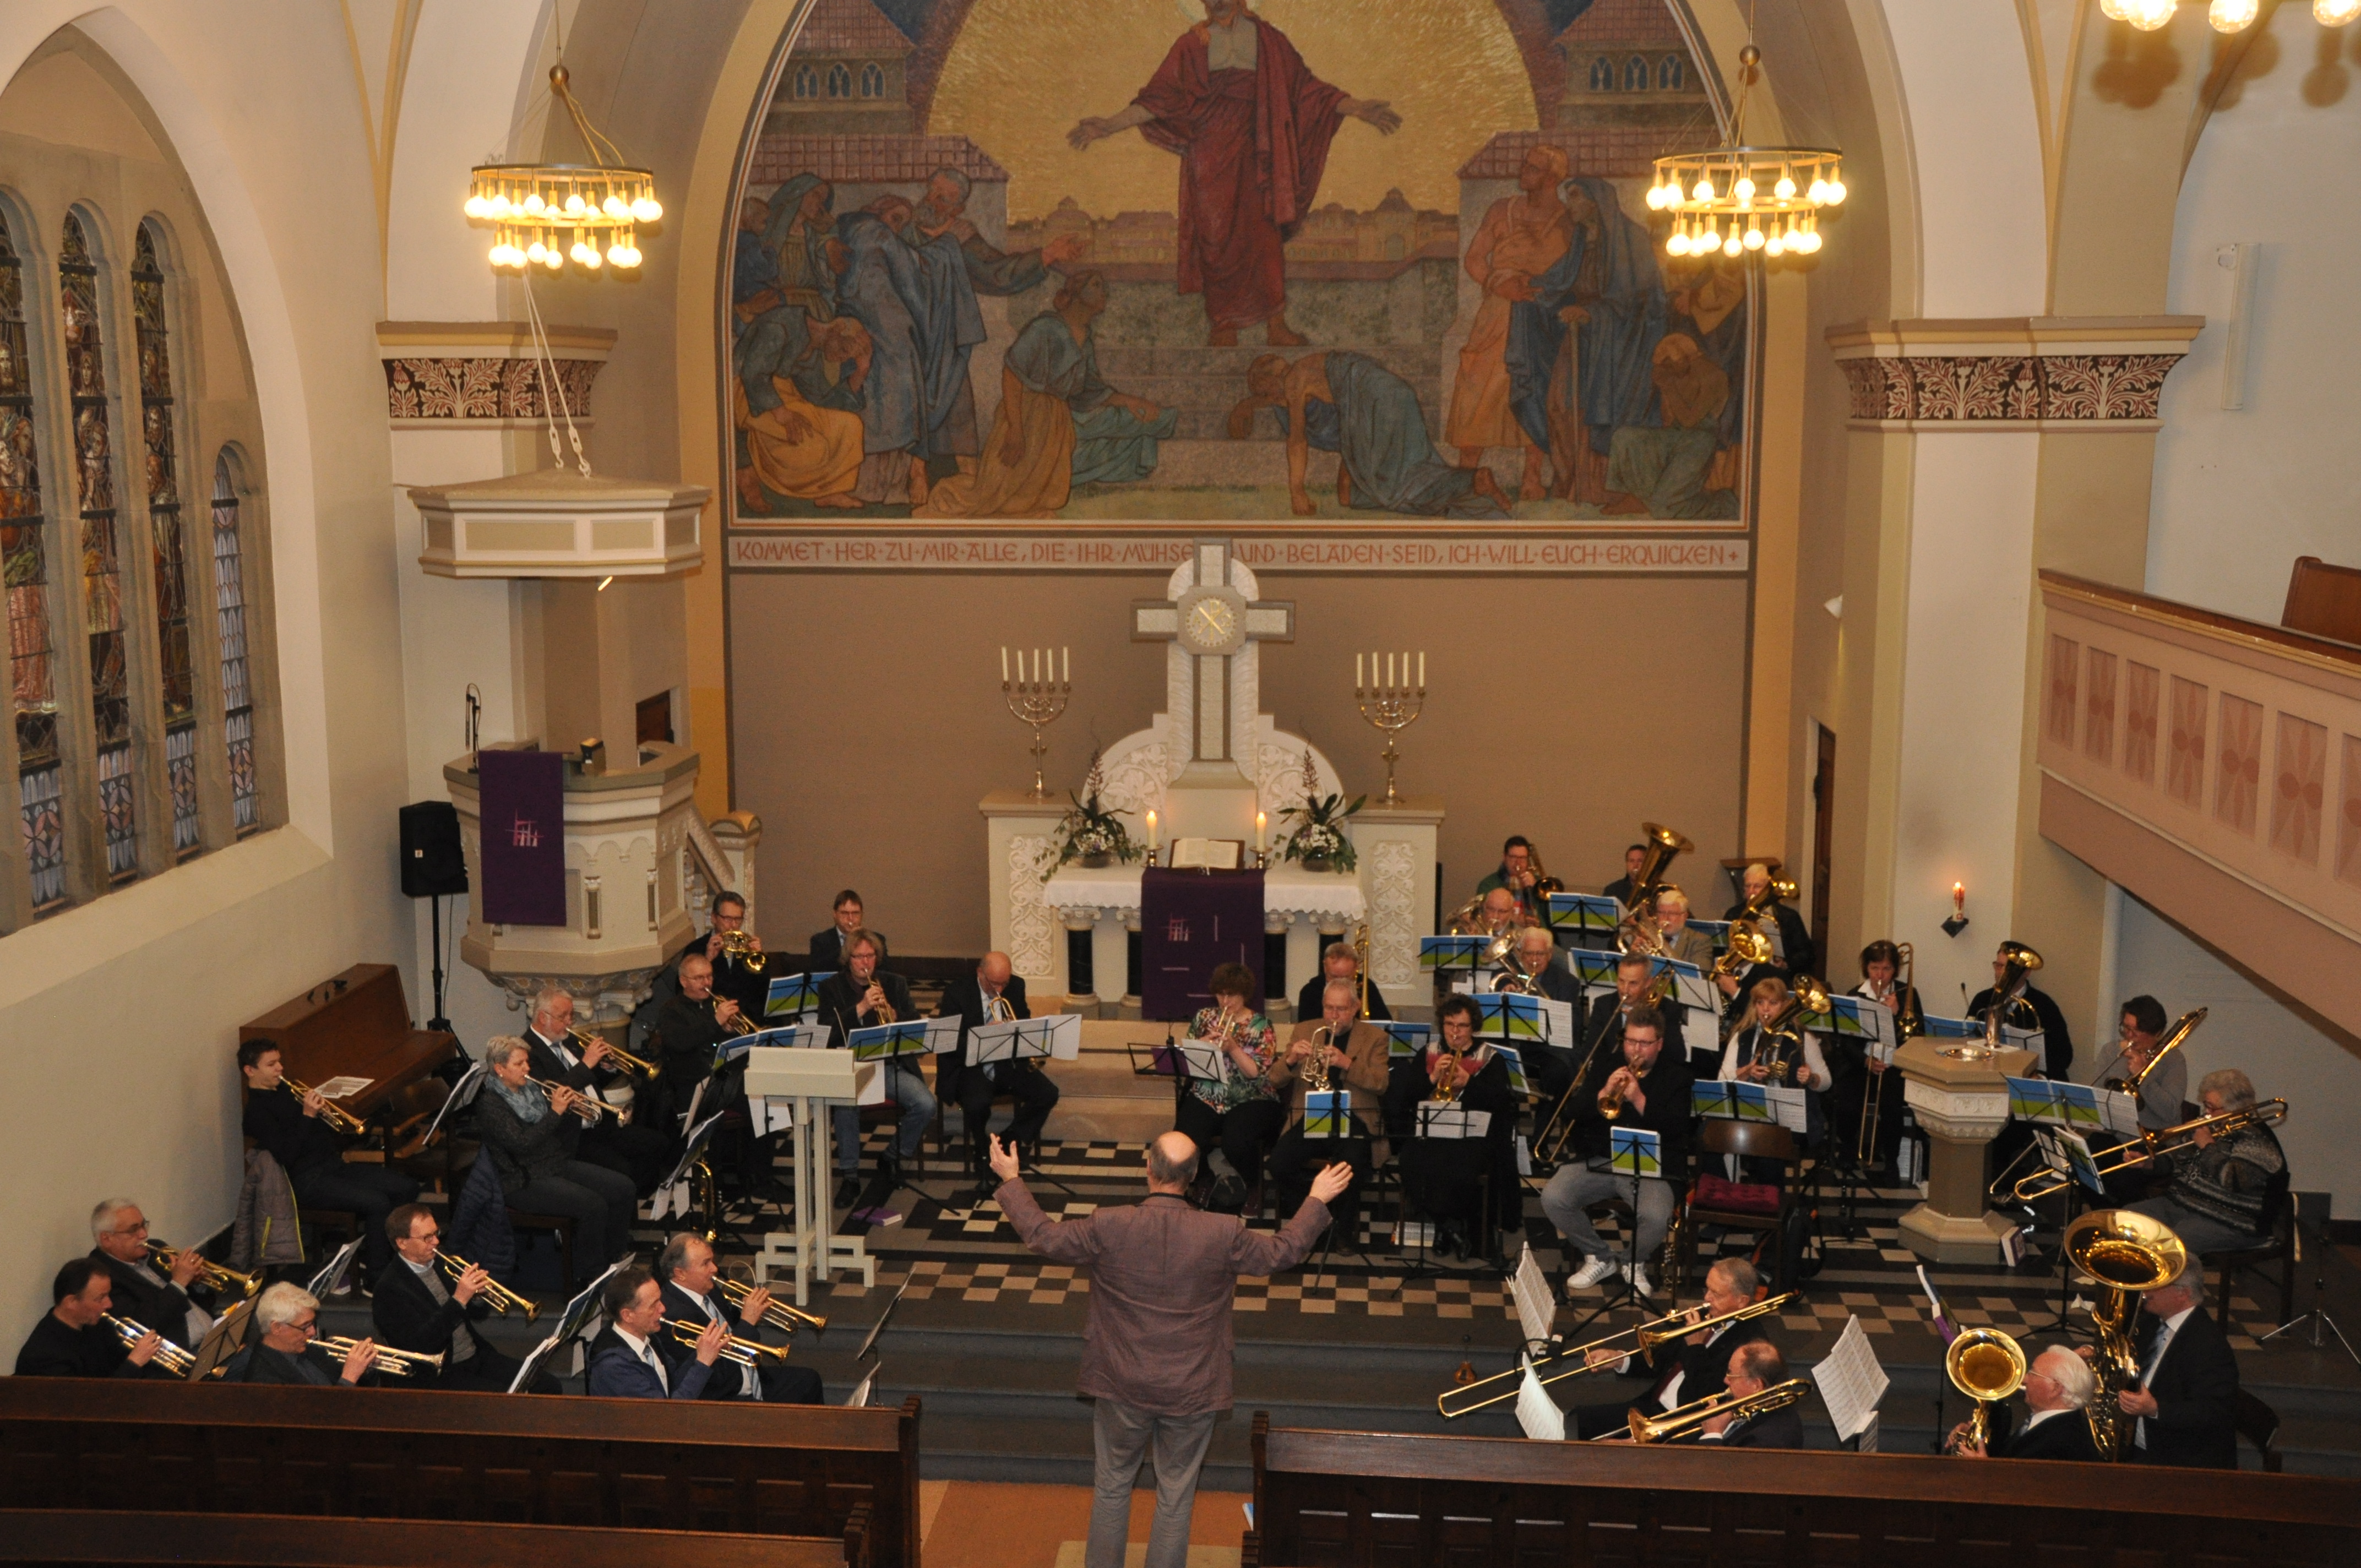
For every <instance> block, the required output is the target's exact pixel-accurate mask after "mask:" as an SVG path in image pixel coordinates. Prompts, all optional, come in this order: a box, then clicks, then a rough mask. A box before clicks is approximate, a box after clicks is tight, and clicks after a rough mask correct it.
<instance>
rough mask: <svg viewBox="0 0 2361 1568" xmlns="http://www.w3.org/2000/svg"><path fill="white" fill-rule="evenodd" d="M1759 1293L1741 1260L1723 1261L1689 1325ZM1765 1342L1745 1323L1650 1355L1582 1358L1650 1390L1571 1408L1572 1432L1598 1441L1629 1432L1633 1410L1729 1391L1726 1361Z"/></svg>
mask: <svg viewBox="0 0 2361 1568" xmlns="http://www.w3.org/2000/svg"><path fill="white" fill-rule="evenodd" d="M1762 1288H1763V1276H1762V1275H1761V1274H1760V1273H1758V1272H1757V1271H1756V1269H1755V1267H1754V1266H1753V1265H1752V1264H1751V1263H1749V1262H1747V1261H1746V1260H1745V1259H1744V1258H1742V1257H1725V1258H1722V1259H1720V1260H1719V1261H1718V1262H1717V1263H1715V1264H1714V1266H1712V1267H1711V1268H1708V1269H1707V1270H1706V1275H1705V1303H1704V1305H1702V1306H1698V1307H1692V1308H1690V1309H1689V1311H1688V1321H1690V1322H1693V1323H1697V1322H1703V1321H1705V1320H1706V1319H1708V1318H1719V1317H1726V1316H1728V1315H1729V1314H1730V1313H1731V1312H1735V1311H1737V1310H1740V1309H1741V1308H1742V1307H1748V1306H1752V1304H1753V1302H1754V1298H1755V1295H1756V1293H1757V1292H1758V1291H1760V1290H1761V1289H1762ZM1770 1337H1771V1336H1770V1334H1769V1333H1768V1332H1765V1331H1764V1329H1763V1320H1762V1319H1760V1318H1749V1319H1747V1320H1746V1321H1744V1322H1741V1323H1725V1324H1723V1325H1722V1326H1721V1327H1719V1328H1718V1329H1708V1330H1707V1331H1706V1332H1703V1333H1693V1334H1687V1335H1685V1336H1683V1337H1682V1338H1680V1339H1677V1340H1675V1341H1672V1342H1670V1343H1666V1344H1664V1345H1662V1346H1659V1347H1658V1348H1657V1349H1656V1350H1654V1351H1653V1352H1643V1353H1642V1354H1634V1355H1619V1354H1616V1352H1614V1351H1612V1350H1607V1349H1600V1350H1594V1351H1592V1352H1591V1353H1590V1354H1589V1356H1588V1357H1587V1359H1588V1361H1589V1363H1590V1365H1593V1366H1601V1365H1606V1364H1607V1363H1609V1362H1613V1363H1615V1370H1616V1372H1617V1373H1618V1374H1619V1375H1620V1376H1625V1377H1645V1378H1647V1379H1649V1386H1648V1387H1647V1389H1646V1391H1645V1392H1643V1393H1642V1394H1640V1395H1638V1396H1637V1397H1635V1398H1630V1399H1616V1400H1610V1401H1604V1402H1600V1403H1597V1404H1589V1405H1577V1406H1576V1407H1575V1408H1574V1409H1573V1410H1572V1411H1571V1412H1569V1413H1570V1414H1571V1415H1572V1416H1573V1417H1574V1424H1575V1428H1576V1431H1578V1432H1579V1433H1580V1434H1581V1435H1582V1436H1584V1437H1586V1438H1591V1437H1603V1436H1605V1435H1606V1434H1607V1433H1609V1432H1612V1431H1622V1430H1623V1429H1625V1428H1626V1427H1628V1426H1630V1425H1631V1412H1633V1411H1634V1410H1637V1411H1639V1412H1640V1413H1641V1414H1642V1415H1647V1416H1661V1415H1663V1414H1664V1412H1665V1411H1666V1410H1670V1409H1676V1408H1678V1407H1679V1406H1682V1405H1685V1404H1687V1403H1689V1402H1690V1401H1692V1400H1696V1399H1702V1398H1705V1397H1706V1396H1707V1395H1708V1394H1711V1393H1714V1392H1716V1391H1717V1390H1719V1389H1720V1388H1723V1387H1727V1386H1728V1378H1729V1376H1730V1356H1731V1355H1732V1354H1734V1353H1735V1352H1736V1351H1737V1349H1738V1347H1739V1346H1741V1345H1742V1344H1750V1343H1757V1342H1765V1343H1767V1342H1768V1341H1769V1339H1770Z"/></svg>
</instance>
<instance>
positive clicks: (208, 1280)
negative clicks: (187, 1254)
mask: <svg viewBox="0 0 2361 1568" xmlns="http://www.w3.org/2000/svg"><path fill="white" fill-rule="evenodd" d="M148 1257H149V1258H150V1259H152V1260H153V1261H154V1263H155V1265H156V1266H157V1267H158V1268H159V1269H160V1270H162V1271H163V1272H164V1273H166V1274H168V1275H169V1274H170V1273H171V1272H172V1266H173V1265H174V1264H176V1263H178V1262H180V1261H181V1254H180V1251H179V1249H177V1248H174V1247H170V1246H167V1245H164V1244H163V1243H162V1242H157V1241H151V1242H149V1243H148ZM197 1278H198V1279H199V1280H200V1281H202V1282H203V1284H204V1286H205V1287H206V1288H208V1289H212V1290H222V1291H235V1292H236V1293H237V1294H238V1295H239V1296H251V1295H253V1294H254V1293H255V1292H256V1291H258V1290H259V1289H261V1288H262V1281H261V1280H259V1279H257V1278H256V1277H254V1276H253V1275H251V1274H240V1273H239V1272H238V1271H237V1270H236V1269H235V1268H229V1267H225V1266H223V1265H221V1264H218V1263H215V1262H214V1260H213V1259H212V1258H209V1257H199V1258H198V1259H197Z"/></svg>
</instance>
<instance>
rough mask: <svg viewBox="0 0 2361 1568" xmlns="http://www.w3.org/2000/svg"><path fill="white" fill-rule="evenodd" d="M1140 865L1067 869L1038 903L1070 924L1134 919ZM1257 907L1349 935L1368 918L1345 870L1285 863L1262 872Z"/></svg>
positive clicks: (1285, 920)
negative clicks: (1104, 918) (1317, 869)
mask: <svg viewBox="0 0 2361 1568" xmlns="http://www.w3.org/2000/svg"><path fill="white" fill-rule="evenodd" d="M1140 869H1141V868H1140V867H1139V866H1138V865H1137V863H1134V864H1132V865H1127V866H1122V865H1116V866H1096V867H1093V866H1084V865H1079V864H1076V865H1067V866H1061V867H1060V868H1059V870H1058V872H1057V873H1056V874H1055V875H1053V876H1051V877H1050V878H1049V882H1048V883H1047V884H1045V885H1044V886H1043V888H1042V890H1041V898H1042V902H1044V903H1046V904H1048V905H1049V906H1050V907H1051V908H1052V909H1055V910H1057V911H1058V913H1059V914H1060V916H1063V917H1064V918H1066V919H1067V920H1069V921H1076V920H1095V919H1098V918H1100V917H1101V916H1107V917H1112V918H1115V919H1118V920H1121V919H1133V920H1136V919H1137V918H1138V916H1139V880H1140V878H1139V873H1140ZM1262 906H1263V913H1264V916H1265V917H1266V918H1267V919H1268V920H1270V921H1271V922H1272V923H1273V925H1274V926H1275V927H1284V926H1291V925H1295V924H1297V923H1299V922H1301V923H1302V924H1304V925H1308V926H1311V927H1313V928H1314V929H1326V930H1330V931H1349V930H1350V929H1351V928H1352V927H1353V926H1354V925H1355V924H1356V922H1358V921H1361V920H1364V919H1366V918H1367V916H1368V910H1369V903H1368V900H1367V898H1366V897H1365V896H1363V894H1362V892H1361V883H1360V879H1359V877H1357V876H1356V875H1355V874H1354V873H1352V872H1308V871H1305V870H1304V869H1303V868H1302V867H1301V866H1300V865H1298V864H1296V863H1294V862H1292V861H1288V862H1285V863H1282V864H1279V865H1274V866H1272V867H1270V868H1269V869H1268V870H1267V871H1265V872H1263V882H1262Z"/></svg>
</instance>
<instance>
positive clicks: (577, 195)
mask: <svg viewBox="0 0 2361 1568" xmlns="http://www.w3.org/2000/svg"><path fill="white" fill-rule="evenodd" d="M582 213H583V206H582V192H579V191H568V192H566V216H567V217H569V218H578V217H580V216H581V215H582Z"/></svg>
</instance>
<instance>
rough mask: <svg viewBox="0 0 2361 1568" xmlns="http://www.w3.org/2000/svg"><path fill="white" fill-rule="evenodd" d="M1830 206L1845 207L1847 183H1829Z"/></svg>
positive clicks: (1837, 181)
mask: <svg viewBox="0 0 2361 1568" xmlns="http://www.w3.org/2000/svg"><path fill="white" fill-rule="evenodd" d="M1844 199H1845V182H1844V181H1841V180H1831V181H1828V205H1829V206H1831V207H1841V206H1843V205H1844Z"/></svg>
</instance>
